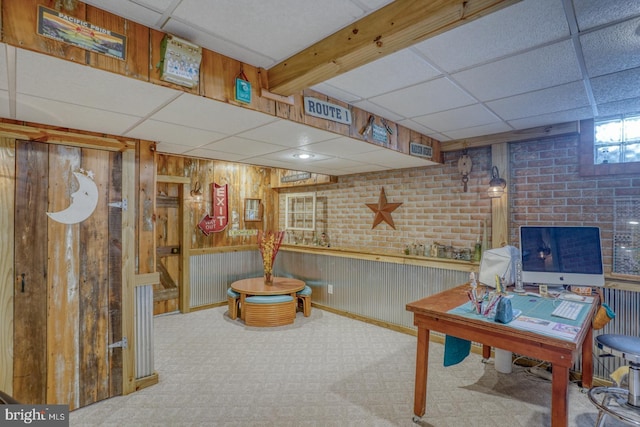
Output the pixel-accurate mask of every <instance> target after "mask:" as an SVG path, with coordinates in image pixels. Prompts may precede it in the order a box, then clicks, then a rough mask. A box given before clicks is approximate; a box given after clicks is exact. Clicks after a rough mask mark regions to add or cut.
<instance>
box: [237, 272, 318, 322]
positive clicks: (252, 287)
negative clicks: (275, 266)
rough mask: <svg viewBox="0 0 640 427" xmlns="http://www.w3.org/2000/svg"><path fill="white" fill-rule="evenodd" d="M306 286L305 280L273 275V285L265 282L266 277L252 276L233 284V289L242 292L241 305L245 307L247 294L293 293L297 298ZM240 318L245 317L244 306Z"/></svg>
mask: <svg viewBox="0 0 640 427" xmlns="http://www.w3.org/2000/svg"><path fill="white" fill-rule="evenodd" d="M304 287H305V283H304V281H302V280H298V279H291V278H289V277H273V284H271V285H267V284H265V283H264V277H251V278H249V279H242V280H238V281H236V282H233V283H232V284H231V289H233V290H234V291H236V292H237V293H239V294H240V307H244V300H245V298H246V297H247V295H249V296H251V295H291V296H292V297H293V298H294V300H295V298H296V292H298V291H301V290H303V289H304ZM240 318H241V319H242V320H244V319H245V310H243V309H242V308H241V309H240Z"/></svg>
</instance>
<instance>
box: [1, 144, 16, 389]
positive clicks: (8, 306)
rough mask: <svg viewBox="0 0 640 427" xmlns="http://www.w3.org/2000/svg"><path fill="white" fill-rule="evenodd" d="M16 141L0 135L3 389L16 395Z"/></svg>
mask: <svg viewBox="0 0 640 427" xmlns="http://www.w3.org/2000/svg"><path fill="white" fill-rule="evenodd" d="M15 170H16V165H15V143H14V140H13V139H11V138H0V229H2V230H3V232H2V234H0V253H2V254H3V256H2V257H0V390H3V391H4V392H5V393H8V394H9V395H12V394H13V357H14V352H13V305H14V298H13V293H14V286H15V283H16V282H17V280H16V275H15V272H14V270H13V259H14V244H13V241H14V237H15V236H14V233H15V230H14V203H15V175H14V174H15Z"/></svg>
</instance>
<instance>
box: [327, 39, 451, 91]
mask: <svg viewBox="0 0 640 427" xmlns="http://www.w3.org/2000/svg"><path fill="white" fill-rule="evenodd" d="M398 64H402V66H401V67H399V66H398ZM441 74H442V73H440V72H439V71H438V70H436V69H434V68H433V67H432V66H431V65H430V64H429V63H428V62H427V61H426V60H425V59H424V58H423V57H421V56H419V55H417V54H416V53H414V52H413V50H411V49H404V50H401V51H400V52H397V53H395V54H394V55H391V56H385V57H383V58H381V59H378V60H377V61H374V62H372V63H370V64H367V65H364V66H362V67H359V68H357V69H355V70H353V71H351V72H348V73H345V74H342V75H340V76H338V77H334V78H333V79H330V80H327V81H326V82H325V83H327V84H330V85H331V86H334V87H336V88H338V89H341V90H344V91H355V92H356V93H357V94H359V95H360V96H362V97H364V98H370V97H372V96H376V95H380V94H383V93H387V92H391V91H393V90H397V89H401V88H404V87H407V86H413V85H414V84H417V83H420V82H423V81H425V80H431V79H433V78H434V77H436V76H439V75H441ZM363 77H364V78H363Z"/></svg>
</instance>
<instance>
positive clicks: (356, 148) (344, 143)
mask: <svg viewBox="0 0 640 427" xmlns="http://www.w3.org/2000/svg"><path fill="white" fill-rule="evenodd" d="M372 148H375V146H374V145H372V144H370V143H368V142H366V141H359V140H357V139H354V138H348V137H346V136H343V137H339V138H336V139H331V140H329V141H322V142H316V143H314V144H310V145H307V146H305V147H304V150H305V151H310V152H312V153H320V154H326V155H329V156H336V157H343V158H344V157H353V156H354V155H359V154H362V153H366V152H369V151H371V150H372Z"/></svg>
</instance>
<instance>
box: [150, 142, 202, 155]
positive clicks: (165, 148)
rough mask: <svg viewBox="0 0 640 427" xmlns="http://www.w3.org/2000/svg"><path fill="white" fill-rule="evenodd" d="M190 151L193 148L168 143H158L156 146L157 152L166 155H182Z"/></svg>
mask: <svg viewBox="0 0 640 427" xmlns="http://www.w3.org/2000/svg"><path fill="white" fill-rule="evenodd" d="M192 149H193V147H189V146H186V145H181V144H169V143H168V142H158V144H157V146H156V151H157V152H159V153H168V154H183V153H185V152H187V151H189V150H192Z"/></svg>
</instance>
